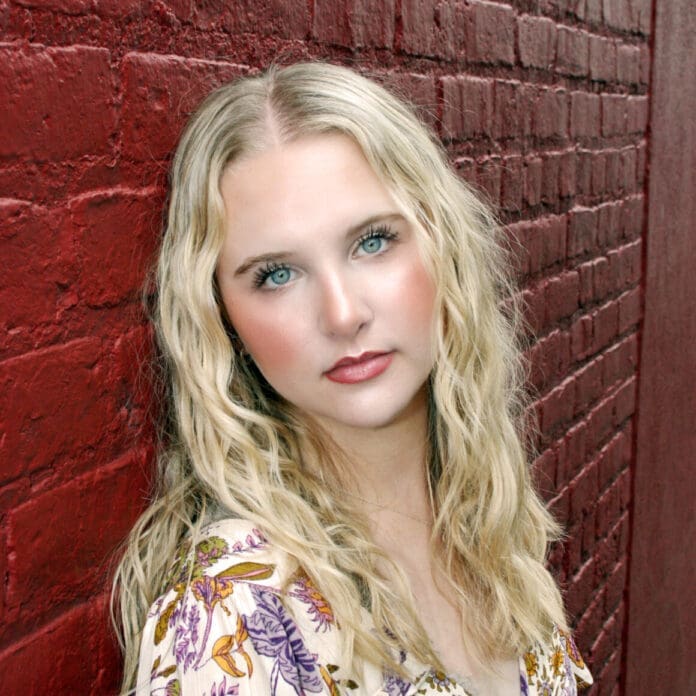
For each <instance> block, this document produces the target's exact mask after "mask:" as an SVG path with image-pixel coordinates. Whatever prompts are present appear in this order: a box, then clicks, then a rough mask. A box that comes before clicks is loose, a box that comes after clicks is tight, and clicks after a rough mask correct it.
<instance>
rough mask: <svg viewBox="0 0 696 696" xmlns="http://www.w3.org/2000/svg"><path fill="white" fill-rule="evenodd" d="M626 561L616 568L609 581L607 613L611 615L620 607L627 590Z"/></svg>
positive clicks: (606, 603)
mask: <svg viewBox="0 0 696 696" xmlns="http://www.w3.org/2000/svg"><path fill="white" fill-rule="evenodd" d="M627 565H628V564H627V562H626V559H621V560H619V562H618V563H617V564H616V565H615V566H614V568H613V569H612V571H611V575H610V576H609V578H608V579H607V592H606V597H605V606H606V608H605V612H606V613H609V612H612V611H614V610H615V609H616V607H618V606H619V602H621V600H622V599H623V596H624V592H625V591H626V589H627V583H626V580H627V579H628V572H627Z"/></svg>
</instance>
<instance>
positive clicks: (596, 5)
mask: <svg viewBox="0 0 696 696" xmlns="http://www.w3.org/2000/svg"><path fill="white" fill-rule="evenodd" d="M585 19H586V20H587V22H589V23H590V24H601V23H602V0H587V4H586V6H585Z"/></svg>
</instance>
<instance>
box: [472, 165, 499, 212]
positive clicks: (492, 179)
mask: <svg viewBox="0 0 696 696" xmlns="http://www.w3.org/2000/svg"><path fill="white" fill-rule="evenodd" d="M501 175H502V171H501V159H500V157H496V156H493V157H484V158H483V159H482V160H481V161H479V162H478V167H477V171H476V184H477V186H478V188H479V189H480V190H481V191H482V192H483V193H484V194H485V196H486V198H487V199H488V202H489V203H490V204H492V205H493V206H494V207H496V208H497V207H498V206H499V205H500V186H501Z"/></svg>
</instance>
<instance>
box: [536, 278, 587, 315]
mask: <svg viewBox="0 0 696 696" xmlns="http://www.w3.org/2000/svg"><path fill="white" fill-rule="evenodd" d="M545 297H546V314H545V317H544V322H545V324H546V326H549V325H552V324H556V323H558V322H559V321H560V320H561V319H564V318H565V317H569V316H570V315H571V314H573V313H574V312H575V311H576V310H577V308H578V306H579V298H580V277H579V275H578V272H577V271H566V272H564V273H561V274H560V275H557V276H554V277H552V278H549V280H548V282H547V284H546V292H545Z"/></svg>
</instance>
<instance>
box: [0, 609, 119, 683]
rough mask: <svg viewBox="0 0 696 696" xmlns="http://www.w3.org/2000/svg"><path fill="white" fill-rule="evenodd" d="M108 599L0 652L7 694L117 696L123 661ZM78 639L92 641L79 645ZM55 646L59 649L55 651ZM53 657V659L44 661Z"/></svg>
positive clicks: (68, 614) (69, 613)
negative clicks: (109, 614)
mask: <svg viewBox="0 0 696 696" xmlns="http://www.w3.org/2000/svg"><path fill="white" fill-rule="evenodd" d="M107 604H108V603H107V602H106V601H105V599H104V598H98V599H94V600H92V601H90V602H88V603H82V604H78V605H77V606H76V607H73V608H71V609H70V610H69V611H67V612H66V613H64V614H61V615H60V616H59V617H58V618H56V619H55V620H54V621H52V622H51V623H49V624H47V625H45V626H43V627H41V629H40V630H38V631H37V632H36V633H35V634H33V635H31V636H30V637H28V638H27V639H25V640H22V641H21V642H20V643H19V644H16V645H13V646H11V647H10V648H8V649H7V650H5V651H4V652H2V653H0V673H1V674H2V675H3V691H4V692H5V693H8V694H21V693H27V694H34V693H36V694H38V693H52V694H91V695H92V696H97V695H98V694H113V693H117V692H118V687H119V685H118V683H117V682H116V679H117V677H118V675H119V672H120V669H121V662H122V660H121V657H120V654H119V650H118V648H117V646H116V645H115V641H114V640H113V638H112V637H111V634H110V631H109V629H108V628H106V627H107V626H108V625H109V618H108V608H107ZM79 636H85V637H87V636H88V637H89V639H86V640H80V639H79V638H78V637H79ZM57 645H60V646H61V649H60V650H56V649H55V647H56V646H57ZM47 655H50V656H51V658H50V659H46V656H47Z"/></svg>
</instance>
